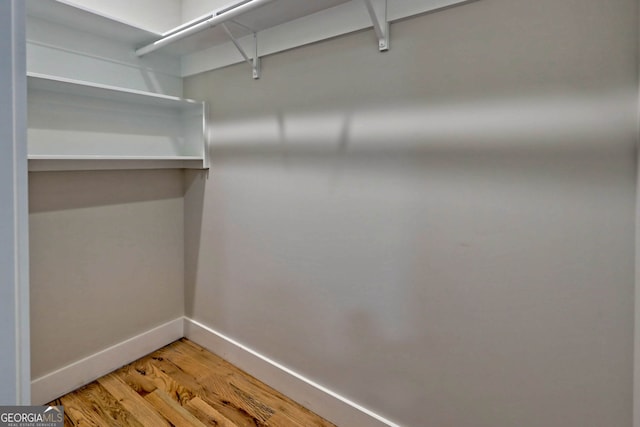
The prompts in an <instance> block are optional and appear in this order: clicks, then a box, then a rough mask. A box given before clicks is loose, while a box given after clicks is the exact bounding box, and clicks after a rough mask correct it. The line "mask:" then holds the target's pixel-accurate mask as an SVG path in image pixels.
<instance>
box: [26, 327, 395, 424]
mask: <svg viewBox="0 0 640 427" xmlns="http://www.w3.org/2000/svg"><path fill="white" fill-rule="evenodd" d="M182 337H186V338H188V339H190V340H191V341H193V342H195V343H196V344H199V345H201V346H202V347H204V348H206V349H208V350H210V351H212V352H213V353H215V354H217V355H219V356H220V357H222V358H224V359H225V360H227V361H229V362H231V363H232V364H234V365H236V366H237V367H239V368H240V369H243V370H245V371H246V372H248V373H249V374H251V375H253V376H255V377H256V378H258V379H259V380H260V381H262V382H264V383H266V384H268V385H270V386H271V387H273V388H275V389H276V390H279V391H280V392H281V393H283V394H284V395H286V396H288V397H290V398H291V399H293V400H295V401H296V402H298V403H300V404H301V405H303V406H304V407H306V408H308V409H310V410H311V411H313V412H315V413H316V414H318V415H320V416H322V417H324V418H325V419H327V420H329V421H331V422H333V423H334V424H336V425H338V426H363V427H364V426H367V427H399V425H398V424H396V423H394V422H392V421H390V420H388V419H386V418H384V417H382V416H380V415H378V414H376V413H374V412H372V411H370V410H368V409H367V408H365V407H363V406H361V405H359V404H357V403H355V402H353V401H351V400H349V399H347V398H346V397H343V396H341V395H339V394H338V393H336V392H334V391H332V390H329V389H328V388H326V387H324V386H322V385H320V384H317V383H315V382H314V381H311V380H310V379H308V378H306V377H304V376H303V375H301V374H299V373H297V372H294V371H293V370H291V369H289V368H287V367H286V366H283V365H282V364H280V363H278V362H276V361H274V360H271V359H269V358H268V357H266V356H264V355H262V354H260V353H258V352H257V351H255V350H252V349H251V348H249V347H247V346H245V345H243V344H240V343H238V342H237V341H235V340H233V339H232V338H229V337H227V336H225V335H224V334H221V333H220V332H217V331H215V330H213V329H211V328H209V327H207V326H205V325H203V324H202V323H199V322H197V321H195V320H192V319H188V318H184V317H180V318H177V319H174V320H172V321H170V322H167V323H165V324H163V325H160V326H158V327H156V328H153V329H151V330H149V331H146V332H143V333H141V334H139V335H136V336H135V337H132V338H129V339H128V340H126V341H123V342H121V343H118V344H116V345H114V346H111V347H109V348H106V349H104V350H102V351H100V352H98V353H95V354H93V355H91V356H88V357H85V358H84V359H82V360H78V361H77V362H74V363H72V364H70V365H67V366H65V367H63V368H61V369H58V370H56V371H54V372H51V373H49V374H47V375H44V376H42V377H40V378H37V379H34V380H32V381H31V401H32V404H33V405H41V404H44V403H47V402H51V401H52V400H54V399H57V398H58V397H60V396H62V395H64V394H66V393H68V392H70V391H73V390H75V389H77V388H79V387H82V386H83V385H86V384H88V383H90V382H92V381H94V380H96V379H97V378H99V377H101V376H102V375H105V374H107V373H109V372H112V371H114V370H116V369H118V368H120V367H121V366H123V365H126V364H127V363H131V362H133V361H134V360H137V359H139V358H141V357H143V356H145V355H147V354H149V353H152V352H153V351H155V350H157V349H159V348H161V347H164V346H165V345H167V344H170V343H172V342H173V341H175V340H177V339H180V338H182Z"/></svg>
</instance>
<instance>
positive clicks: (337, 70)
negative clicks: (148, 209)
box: [185, 0, 638, 427]
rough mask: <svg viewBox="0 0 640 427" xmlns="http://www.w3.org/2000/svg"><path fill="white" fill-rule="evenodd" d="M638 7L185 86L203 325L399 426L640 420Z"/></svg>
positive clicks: (355, 44)
mask: <svg viewBox="0 0 640 427" xmlns="http://www.w3.org/2000/svg"><path fill="white" fill-rule="evenodd" d="M636 9H637V2H636V1H634V0H616V1H613V2H603V1H601V0H562V1H558V0H541V1H536V2H532V1H529V0H483V1H479V2H476V3H472V4H469V5H466V6H463V7H459V8H454V9H450V10H447V11H444V12H440V13H437V14H431V15H426V16H422V17H417V18H414V19H410V20H407V21H404V22H401V23H396V24H394V25H393V26H392V30H391V31H392V38H391V51H390V52H388V53H385V54H380V53H378V52H377V50H376V43H375V38H374V36H373V33H372V32H371V31H367V32H362V33H357V34H353V35H349V36H346V37H341V38H338V39H334V40H331V41H327V42H323V43H319V44H315V45H312V46H309V47H305V48H302V49H296V50H293V51H289V52H285V53H281V54H278V55H274V56H270V57H266V58H264V63H263V77H262V79H261V80H259V81H253V80H252V79H251V78H250V73H249V69H248V68H247V67H246V65H244V64H243V65H239V66H233V67H230V68H227V69H223V70H218V71H213V72H209V73H205V74H202V75H199V76H195V77H192V78H189V79H187V81H186V82H185V89H186V90H185V95H186V96H188V97H194V98H205V99H207V100H208V101H209V102H210V103H211V106H212V108H211V110H212V118H213V127H212V135H213V142H212V147H211V155H212V159H213V164H212V169H211V171H210V175H209V177H208V179H206V180H205V179H204V176H203V175H202V174H200V175H199V174H197V173H194V172H190V173H189V174H188V176H187V184H188V186H189V188H188V191H187V194H186V196H185V204H186V210H185V224H186V231H185V232H186V239H187V240H186V246H185V247H186V276H185V277H186V286H187V288H186V308H187V314H188V315H189V316H192V317H193V318H195V319H196V320H198V321H200V322H203V323H204V324H206V325H208V326H210V327H212V328H214V329H216V330H218V331H220V332H223V333H225V334H227V335H229V336H231V337H232V338H234V339H236V340H238V341H240V342H242V343H244V344H246V345H248V346H249V347H252V348H253V349H255V350H257V351H259V352H261V353H263V354H265V355H267V356H269V357H271V358H273V359H275V360H277V361H279V362H281V363H283V364H284V365H286V366H288V367H290V368H292V369H294V370H296V371H298V372H300V373H302V374H304V375H306V376H308V377H310V378H312V379H314V380H316V381H317V382H319V383H321V384H322V385H324V386H326V387H329V388H330V389H332V390H334V391H336V392H338V393H341V394H343V395H345V396H346V397H348V398H350V399H352V400H354V401H356V402H358V403H361V404H362V405H364V406H366V407H367V408H369V409H371V410H373V411H375V412H378V413H380V414H381V415H384V416H386V417H389V418H390V419H392V420H395V421H397V422H398V423H400V424H402V425H406V426H415V427H424V426H452V427H485V426H487V427H489V426H491V427H512V426H518V427H591V426H592V427H601V426H604V425H606V426H616V427H618V426H620V427H626V426H629V425H631V422H632V421H631V420H632V372H633V295H634V294H633V292H634V203H635V195H634V194H635V181H634V180H635V156H634V153H635V146H634V144H635V141H636V100H637V92H636V85H637V75H636V69H637V58H638V55H637V51H636V46H637V16H638V15H637V10H636Z"/></svg>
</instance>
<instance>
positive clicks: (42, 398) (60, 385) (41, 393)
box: [31, 317, 184, 405]
mask: <svg viewBox="0 0 640 427" xmlns="http://www.w3.org/2000/svg"><path fill="white" fill-rule="evenodd" d="M183 336H184V318H183V317H180V318H178V319H174V320H172V321H170V322H167V323H165V324H163V325H160V326H158V327H156V328H153V329H151V330H149V331H146V332H143V333H141V334H139V335H136V336H135V337H133V338H129V339H128V340H126V341H123V342H121V343H118V344H116V345H114V346H111V347H109V348H106V349H104V350H102V351H100V352H98V353H96V354H92V355H91V356H88V357H85V358H84V359H82V360H78V361H77V362H74V363H72V364H70V365H67V366H65V367H63V368H61V369H58V370H57V371H54V372H51V373H49V374H47V375H44V376H42V377H40V378H36V379H34V380H32V381H31V402H32V403H31V404H32V405H41V404H44V403H47V402H51V401H52V400H54V399H57V398H58V397H60V396H62V395H64V394H66V393H68V392H70V391H73V390H75V389H77V388H79V387H82V386H83V385H85V384H88V383H90V382H92V381H94V380H96V379H97V378H99V377H101V376H102V375H105V374H108V373H109V372H112V371H114V370H116V369H118V368H120V367H121V366H123V365H126V364H127V363H130V362H133V361H134V360H136V359H139V358H141V357H143V356H145V355H147V354H149V353H151V352H153V351H155V350H157V349H159V348H161V347H164V346H165V345H167V344H170V343H171V342H173V341H175V340H177V339H180V338H182V337H183Z"/></svg>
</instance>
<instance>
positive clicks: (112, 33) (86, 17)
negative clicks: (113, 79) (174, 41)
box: [26, 0, 162, 47]
mask: <svg viewBox="0 0 640 427" xmlns="http://www.w3.org/2000/svg"><path fill="white" fill-rule="evenodd" d="M134 1H135V0H134ZM26 9H27V15H28V16H30V17H34V18H39V19H42V20H45V21H48V22H52V23H54V24H58V25H61V26H63V27H67V28H72V29H75V30H78V31H82V32H85V33H89V34H95V35H97V36H101V37H105V38H108V39H111V40H116V41H119V42H123V43H125V44H128V45H130V46H132V47H133V46H137V45H141V44H144V43H148V42H151V41H153V40H154V39H156V38H158V37H161V36H162V34H160V33H156V32H154V31H149V30H146V29H143V28H140V27H138V26H136V25H133V24H131V23H129V22H125V21H122V20H120V19H118V18H114V17H111V16H108V15H105V14H102V13H100V12H98V11H96V10H92V9H89V8H85V7H82V6H81V5H78V4H75V3H72V2H67V1H65V0H26Z"/></svg>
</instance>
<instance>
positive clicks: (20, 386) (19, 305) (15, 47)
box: [0, 0, 30, 405]
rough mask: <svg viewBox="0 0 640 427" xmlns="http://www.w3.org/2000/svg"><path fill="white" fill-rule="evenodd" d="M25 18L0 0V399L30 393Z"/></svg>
mask: <svg viewBox="0 0 640 427" xmlns="http://www.w3.org/2000/svg"><path fill="white" fill-rule="evenodd" d="M24 19H25V18H24V4H22V2H20V1H17V0H16V1H11V0H0V56H1V57H2V61H0V405H16V404H28V403H29V399H30V388H29V269H28V265H29V259H28V254H29V251H28V237H27V235H28V230H27V148H26V140H27V138H26V116H27V111H26V71H25V69H26V67H25V49H24V46H25V21H24Z"/></svg>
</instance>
